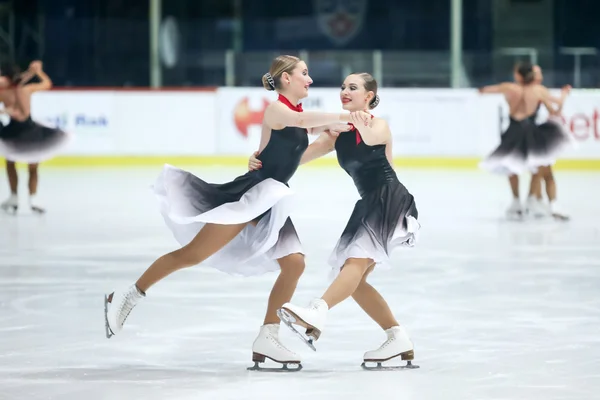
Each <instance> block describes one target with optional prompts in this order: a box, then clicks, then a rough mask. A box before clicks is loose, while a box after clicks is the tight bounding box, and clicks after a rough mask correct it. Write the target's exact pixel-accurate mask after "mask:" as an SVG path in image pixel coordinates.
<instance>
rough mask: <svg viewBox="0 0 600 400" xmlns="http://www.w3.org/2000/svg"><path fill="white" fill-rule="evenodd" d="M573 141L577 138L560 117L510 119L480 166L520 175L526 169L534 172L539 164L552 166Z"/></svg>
mask: <svg viewBox="0 0 600 400" xmlns="http://www.w3.org/2000/svg"><path fill="white" fill-rule="evenodd" d="M574 143H575V139H574V138H573V136H571V135H570V134H569V132H568V131H567V130H566V129H565V127H564V125H563V124H562V121H561V120H560V118H558V117H550V118H549V119H548V121H547V122H545V123H543V124H541V125H536V124H535V122H533V121H532V120H531V119H525V120H522V121H516V120H514V119H512V118H511V120H510V125H509V126H508V129H507V130H506V131H505V132H504V134H502V138H501V142H500V145H499V146H498V147H497V148H496V149H495V150H494V151H493V152H492V153H491V154H490V155H489V156H488V157H487V158H486V159H484V160H483V161H482V162H481V163H480V167H481V168H483V169H485V170H487V171H489V172H492V173H498V174H505V175H513V174H516V175H518V174H520V173H521V172H524V171H529V172H533V173H535V172H537V169H538V168H539V167H545V166H550V165H553V164H554V163H555V162H556V159H557V158H558V156H559V155H560V154H561V153H562V152H564V151H565V150H566V149H568V148H569V147H571V146H573V145H574Z"/></svg>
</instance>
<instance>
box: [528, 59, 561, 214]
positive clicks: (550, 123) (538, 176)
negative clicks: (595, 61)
mask: <svg viewBox="0 0 600 400" xmlns="http://www.w3.org/2000/svg"><path fill="white" fill-rule="evenodd" d="M533 73H534V77H535V83H537V84H540V85H541V84H542V82H543V81H544V75H543V72H542V68H541V67H540V66H539V65H534V66H533ZM570 93H571V85H565V86H563V88H562V90H561V96H560V97H556V96H553V95H551V94H550V93H548V96H549V98H550V100H551V101H552V103H554V104H555V105H556V107H557V108H556V109H555V111H554V112H553V113H552V114H549V115H548V118H547V120H546V121H544V122H543V123H542V124H540V125H539V126H538V127H539V129H540V130H541V131H542V132H548V131H549V132H550V135H552V134H553V132H555V131H556V130H557V129H561V130H564V131H565V132H564V134H567V135H569V136H570V137H571V134H570V133H569V132H568V131H567V127H565V126H564V122H563V121H562V109H563V105H564V103H565V100H566V99H567V97H568V96H569V94H570ZM540 106H541V104H540V105H539V106H538V109H537V110H536V113H535V114H534V116H533V121H534V122H535V121H537V111H538V110H539V107H540ZM552 164H554V163H552ZM552 164H551V165H548V166H541V167H539V168H538V170H537V172H535V173H534V174H532V175H531V183H530V186H529V197H528V198H527V204H526V209H525V210H526V213H528V214H530V215H532V216H534V217H538V218H540V217H546V216H548V215H551V216H552V217H554V218H556V219H559V220H568V219H569V216H568V215H566V214H565V213H564V210H560V209H558V208H557V207H556V181H555V179H554V173H553V172H552ZM517 179H518V177H517ZM542 183H543V184H544V185H543V186H545V189H546V196H547V200H548V203H547V204H546V203H544V200H543V198H542Z"/></svg>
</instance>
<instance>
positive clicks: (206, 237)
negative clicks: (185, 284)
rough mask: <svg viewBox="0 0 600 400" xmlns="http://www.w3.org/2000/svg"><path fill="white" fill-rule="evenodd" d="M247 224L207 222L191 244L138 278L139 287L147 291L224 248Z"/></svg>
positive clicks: (160, 259) (158, 261)
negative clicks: (166, 278) (169, 276)
mask: <svg viewBox="0 0 600 400" xmlns="http://www.w3.org/2000/svg"><path fill="white" fill-rule="evenodd" d="M246 225H247V223H243V224H236V225H215V224H206V225H205V226H204V227H203V228H202V230H200V232H198V234H197V235H196V237H195V238H194V239H192V241H191V242H190V243H189V244H187V245H186V246H184V247H182V248H181V249H179V250H175V251H173V252H171V253H169V254H165V255H164V256H162V257H160V258H159V259H158V260H156V261H155V262H154V263H153V264H152V265H151V266H150V267H149V268H148V269H147V270H146V272H144V274H143V275H142V276H141V277H140V279H138V281H137V282H136V286H137V288H138V289H139V290H140V291H141V292H142V293H145V292H146V291H147V290H148V289H149V288H150V287H151V286H152V285H154V284H155V283H156V282H158V281H160V280H161V279H164V278H165V277H167V276H168V275H170V274H171V273H173V272H175V271H177V270H179V269H182V268H186V267H191V266H193V265H196V264H199V263H201V262H202V261H204V260H206V259H207V258H208V257H210V256H211V255H213V254H214V253H216V252H217V251H219V250H220V249H222V248H223V246H225V245H226V244H227V243H229V242H230V241H231V240H232V239H233V238H234V237H236V236H237V235H238V234H239V233H240V232H241V231H242V229H244V227H245V226H246Z"/></svg>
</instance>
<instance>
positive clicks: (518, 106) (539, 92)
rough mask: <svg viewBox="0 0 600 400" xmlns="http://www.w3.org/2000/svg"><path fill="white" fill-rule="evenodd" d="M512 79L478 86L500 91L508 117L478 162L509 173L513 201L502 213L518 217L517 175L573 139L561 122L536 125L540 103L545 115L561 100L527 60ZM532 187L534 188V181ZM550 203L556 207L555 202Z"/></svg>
mask: <svg viewBox="0 0 600 400" xmlns="http://www.w3.org/2000/svg"><path fill="white" fill-rule="evenodd" d="M514 80H515V82H505V83H501V84H497V85H491V86H485V87H483V88H481V89H480V92H481V93H484V94H487V93H500V94H503V95H504V98H505V100H506V102H507V103H508V106H509V117H510V123H509V126H508V128H507V129H506V130H505V132H504V133H503V134H502V137H501V142H500V145H499V146H498V147H497V148H496V149H495V150H494V151H493V152H492V153H491V154H490V155H489V156H488V157H487V158H485V159H484V160H483V161H482V162H481V163H480V167H482V168H483V169H486V170H488V171H490V172H493V173H499V174H504V175H508V176H509V182H510V187H511V191H512V195H513V201H512V203H511V205H510V207H509V208H508V210H507V211H506V214H507V217H509V218H511V219H514V218H516V219H521V218H522V217H523V215H524V210H523V206H522V204H521V200H520V195H519V179H518V175H519V174H520V173H522V172H523V171H528V172H530V173H532V174H535V173H537V172H538V171H539V170H540V167H547V166H549V165H552V164H553V163H554V162H555V160H556V157H557V156H558V155H559V154H560V153H561V152H563V151H564V150H565V149H566V148H567V147H568V146H569V145H571V144H572V143H573V139H572V137H571V136H570V135H569V134H568V132H566V130H564V129H563V128H562V126H561V125H559V124H557V123H555V122H553V121H552V122H551V121H550V120H549V121H548V123H547V124H543V126H539V127H538V126H537V125H536V123H535V120H534V119H535V117H536V115H537V112H538V108H539V106H540V104H544V106H545V107H546V108H547V110H548V113H549V115H551V116H553V115H555V114H556V112H557V110H559V109H560V108H559V107H562V101H561V102H560V103H557V102H556V101H555V99H553V98H552V96H550V93H549V91H548V89H547V88H546V87H544V86H543V85H541V84H539V83H537V82H536V81H535V74H534V71H533V66H532V65H531V63H529V62H522V63H519V64H517V65H516V67H515V70H514ZM565 96H566V95H565ZM555 107H556V108H555ZM540 171H541V172H542V173H543V171H542V170H540ZM532 190H535V181H534V184H533V189H532ZM530 192H531V190H530ZM533 193H534V192H533ZM530 194H531V193H530ZM553 207H554V209H555V210H556V209H557V207H556V204H555V203H553Z"/></svg>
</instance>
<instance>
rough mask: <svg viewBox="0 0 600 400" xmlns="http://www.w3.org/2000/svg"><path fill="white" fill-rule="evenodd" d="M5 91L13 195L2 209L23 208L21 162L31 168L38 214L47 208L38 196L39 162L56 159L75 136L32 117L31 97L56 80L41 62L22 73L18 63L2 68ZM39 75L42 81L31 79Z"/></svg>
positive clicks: (2, 133)
mask: <svg viewBox="0 0 600 400" xmlns="http://www.w3.org/2000/svg"><path fill="white" fill-rule="evenodd" d="M0 68H1V69H0V74H1V75H2V82H1V85H2V90H1V91H0V101H1V102H2V103H4V110H3V113H4V114H7V115H8V117H9V118H10V122H8V124H7V125H6V126H4V125H2V126H1V127H0V155H3V156H4V157H5V158H6V174H7V175H8V183H9V187H10V196H9V198H8V199H7V200H5V201H4V202H3V203H2V204H0V208H2V210H4V211H6V212H10V213H16V212H17V210H18V208H19V197H18V186H19V178H18V174H17V167H16V163H17V162H23V163H26V164H27V167H28V170H29V184H28V187H29V207H30V208H31V211H33V212H34V213H39V214H41V213H44V212H45V209H44V208H43V207H42V205H41V204H40V202H39V200H38V197H37V190H38V183H39V178H38V169H39V163H40V162H42V161H46V160H49V159H51V158H53V157H54V156H55V155H56V154H57V153H58V152H59V151H61V150H62V149H63V148H64V146H65V145H66V144H67V143H68V141H69V139H70V138H71V136H70V135H69V134H67V133H66V132H63V131H62V130H60V129H57V128H50V127H47V126H44V125H41V124H39V123H37V122H35V121H33V120H32V119H31V96H32V95H33V93H35V92H39V91H41V90H49V89H51V88H52V81H51V80H50V78H49V77H48V75H47V74H46V73H45V72H44V70H43V69H42V62H41V61H34V62H32V63H31V64H30V65H29V68H28V69H27V70H26V71H25V72H23V73H20V70H19V68H18V66H17V65H16V64H14V63H8V64H4V65H3V66H2V67H0ZM34 78H38V80H39V82H35V83H34V82H31V81H32V80H33V79H34Z"/></svg>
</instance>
